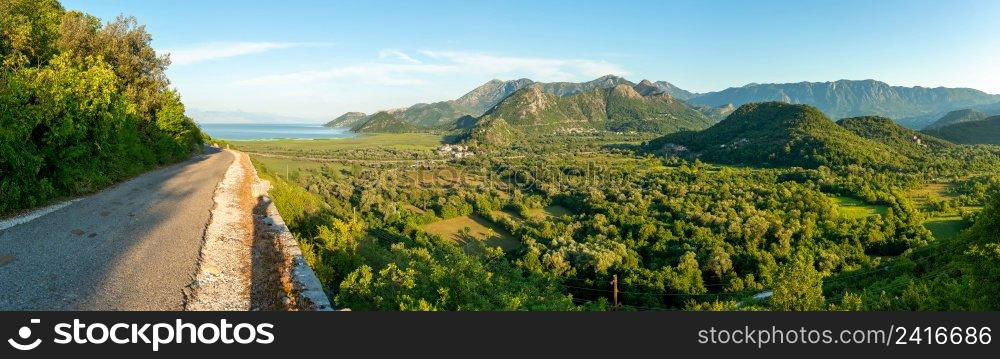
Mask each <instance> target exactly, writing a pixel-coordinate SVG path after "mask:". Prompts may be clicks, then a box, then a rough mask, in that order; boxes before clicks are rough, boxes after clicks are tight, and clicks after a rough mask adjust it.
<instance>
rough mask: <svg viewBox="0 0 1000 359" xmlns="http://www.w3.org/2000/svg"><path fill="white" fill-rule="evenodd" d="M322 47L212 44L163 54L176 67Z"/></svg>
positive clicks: (247, 43) (292, 43)
mask: <svg viewBox="0 0 1000 359" xmlns="http://www.w3.org/2000/svg"><path fill="white" fill-rule="evenodd" d="M321 45H322V44H317V43H304V42H211V43H203V44H198V45H195V46H193V47H190V48H184V49H168V50H163V52H166V53H169V54H170V60H171V63H172V64H174V65H190V64H195V63H199V62H205V61H210V60H216V59H223V58H228V57H235V56H244V55H252V54H259V53H263V52H267V51H271V50H278V49H289V48H293V47H305V46H321Z"/></svg>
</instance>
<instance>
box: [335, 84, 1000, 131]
mask: <svg viewBox="0 0 1000 359" xmlns="http://www.w3.org/2000/svg"><path fill="white" fill-rule="evenodd" d="M618 85H627V86H629V87H631V88H632V89H633V90H635V91H636V92H638V93H639V94H640V95H642V96H650V95H655V94H659V93H666V94H668V95H670V97H671V98H673V99H677V100H681V101H684V102H687V103H688V104H690V105H692V106H693V107H694V108H695V109H697V110H698V111H700V112H702V113H703V114H705V115H706V116H708V117H710V118H712V119H714V120H716V121H720V120H722V119H723V118H725V117H726V116H728V115H729V114H730V113H732V111H734V110H735V109H736V107H738V106H740V105H743V104H746V103H754V102H769V101H778V102H786V103H793V104H808V105H812V106H815V107H817V108H818V109H820V110H821V111H822V112H823V113H824V114H825V115H826V116H827V117H829V118H833V119H840V118H845V117H856V116H882V117H889V118H893V119H894V120H895V121H896V122H898V123H900V124H901V125H904V126H906V127H908V128H912V129H921V128H924V127H926V126H928V125H930V124H931V123H933V122H934V121H935V120H937V119H939V118H941V117H942V116H944V115H945V114H946V113H947V112H949V111H955V110H961V109H970V108H971V109H976V110H980V111H983V112H984V113H986V114H994V113H991V111H996V112H998V113H1000V95H991V94H987V93H984V92H982V91H979V90H975V89H969V88H944V87H937V88H927V87H920V86H917V87H903V86H890V85H888V84H886V83H884V82H880V81H875V80H861V81H852V80H839V81H833V82H799V83H784V84H748V85H746V86H742V87H733V88H728V89H725V90H722V91H717V92H708V93H692V92H689V91H686V90H683V89H680V88H678V87H677V86H674V85H673V84H671V83H669V82H666V81H655V82H654V81H649V80H643V81H640V82H639V83H633V82H631V81H628V80H626V79H624V78H622V77H618V76H614V75H607V76H602V77H600V78H597V79H595V80H592V81H587V82H579V83H577V82H549V83H545V82H535V81H532V80H530V79H518V80H509V81H502V80H491V81H489V82H487V83H485V84H483V85H481V86H479V87H477V88H475V89H473V90H472V91H469V92H468V93H466V94H465V95H463V96H462V97H459V98H458V99H455V100H449V101H441V102H434V103H421V104H416V105H413V106H410V107H408V108H402V109H394V110H387V111H386V112H387V113H389V114H392V115H393V116H395V117H396V118H398V119H399V120H401V121H403V122H406V123H410V124H413V125H416V126H421V127H429V128H441V127H447V126H449V125H451V124H452V123H453V122H454V121H456V120H457V119H459V118H461V117H463V116H472V117H480V116H482V115H484V114H486V112H488V111H489V110H490V109H491V108H493V107H494V106H496V105H498V104H499V103H500V102H501V101H503V100H504V99H506V98H507V97H508V96H510V95H511V94H513V93H515V92H517V91H518V90H521V89H525V88H528V87H529V86H537V87H538V88H539V89H540V90H541V91H542V92H544V93H548V94H551V95H555V96H559V97H567V96H572V95H576V94H580V93H583V92H587V91H591V90H594V89H610V88H613V87H615V86H618ZM359 114H360V115H363V114H361V113H360V112H349V113H347V114H344V115H342V116H340V117H338V118H336V119H334V120H332V121H330V122H329V123H327V124H326V126H328V127H352V126H353V125H354V124H356V123H357V122H359V121H361V119H362V118H363V117H360V118H359Z"/></svg>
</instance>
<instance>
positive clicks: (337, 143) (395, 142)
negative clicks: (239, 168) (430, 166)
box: [232, 133, 442, 153]
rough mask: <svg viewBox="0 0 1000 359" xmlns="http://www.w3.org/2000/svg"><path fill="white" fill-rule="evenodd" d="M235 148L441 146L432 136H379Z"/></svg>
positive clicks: (251, 143)
mask: <svg viewBox="0 0 1000 359" xmlns="http://www.w3.org/2000/svg"><path fill="white" fill-rule="evenodd" d="M232 144H233V145H234V146H237V147H239V149H240V150H243V151H247V152H269V153H282V152H289V151H306V152H311V153H316V152H324V151H342V150H358V149H367V148H393V149H397V150H431V149H434V148H436V147H438V146H440V145H441V144H442V141H441V136H439V135H434V134H429V133H378V134H370V135H369V134H365V135H358V136H357V137H352V138H342V139H328V140H311V141H302V140H280V141H232Z"/></svg>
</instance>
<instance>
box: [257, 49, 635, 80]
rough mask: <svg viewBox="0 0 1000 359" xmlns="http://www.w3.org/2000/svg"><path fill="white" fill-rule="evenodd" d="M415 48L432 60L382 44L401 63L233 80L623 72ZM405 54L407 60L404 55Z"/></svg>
mask: <svg viewBox="0 0 1000 359" xmlns="http://www.w3.org/2000/svg"><path fill="white" fill-rule="evenodd" d="M420 53H421V54H422V55H424V56H426V57H427V58H429V59H431V60H434V61H430V62H421V61H419V60H417V59H415V58H413V57H412V56H409V55H407V54H406V53H404V52H402V51H398V50H383V51H381V52H380V53H379V57H380V58H394V59H399V60H402V61H403V63H399V62H394V63H383V62H367V63H361V64H356V65H348V66H342V67H337V68H331V69H323V70H312V71H302V72H293V73H283V74H275V75H266V76H260V77H255V78H250V79H246V80H242V81H238V82H237V84H238V85H247V86H256V85H280V84H286V85H294V84H302V83H309V82H321V81H327V80H331V79H344V78H350V79H353V80H356V81H361V82H366V83H375V84H383V85H414V84H422V83H426V82H427V80H428V77H430V76H433V75H442V74H448V75H454V74H472V75H476V76H478V77H503V76H516V77H530V78H532V79H534V80H538V81H570V80H582V79H589V78H594V77H598V76H603V75H608V74H612V75H627V74H628V72H627V71H625V70H624V69H623V68H622V67H620V66H618V65H616V64H613V63H609V62H606V61H597V60H586V59H557V58H537V57H511V56H497V55H490V54H483V53H477V52H464V51H431V50H424V51H420ZM407 59H409V60H407Z"/></svg>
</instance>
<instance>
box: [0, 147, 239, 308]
mask: <svg viewBox="0 0 1000 359" xmlns="http://www.w3.org/2000/svg"><path fill="white" fill-rule="evenodd" d="M233 159H234V156H233V155H232V154H230V153H228V152H225V151H219V150H216V149H209V150H208V151H207V152H206V155H204V156H196V157H195V158H192V159H190V160H188V161H186V162H183V163H179V164H175V165H172V166H168V167H164V168H161V169H158V170H155V171H152V172H149V173H146V174H143V175H141V176H139V177H136V178H134V179H132V180H129V181H127V182H124V183H121V184H119V185H117V186H114V187H111V188H109V189H106V190H104V191H102V192H100V193H97V194H95V195H93V196H90V197H87V198H84V199H81V200H80V201H77V202H75V203H73V204H71V205H69V206H67V207H65V208H62V209H59V210H57V211H55V212H52V213H49V214H47V215H44V216H42V217H40V218H37V219H34V220H32V221H30V222H27V223H23V224H20V225H17V226H14V227H11V228H8V229H5V230H2V231H0V310H181V309H182V308H183V302H184V294H183V290H184V288H185V287H186V286H188V285H189V284H191V281H192V276H193V275H194V273H195V272H196V270H197V261H198V254H199V253H200V250H201V245H202V236H203V234H204V231H205V227H206V226H207V225H208V221H209V217H210V211H211V210H212V207H213V205H214V202H213V194H214V192H215V188H216V186H217V185H218V183H219V181H221V180H222V178H223V176H224V175H225V173H226V170H227V169H228V167H229V165H230V164H231V163H232V161H233Z"/></svg>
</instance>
